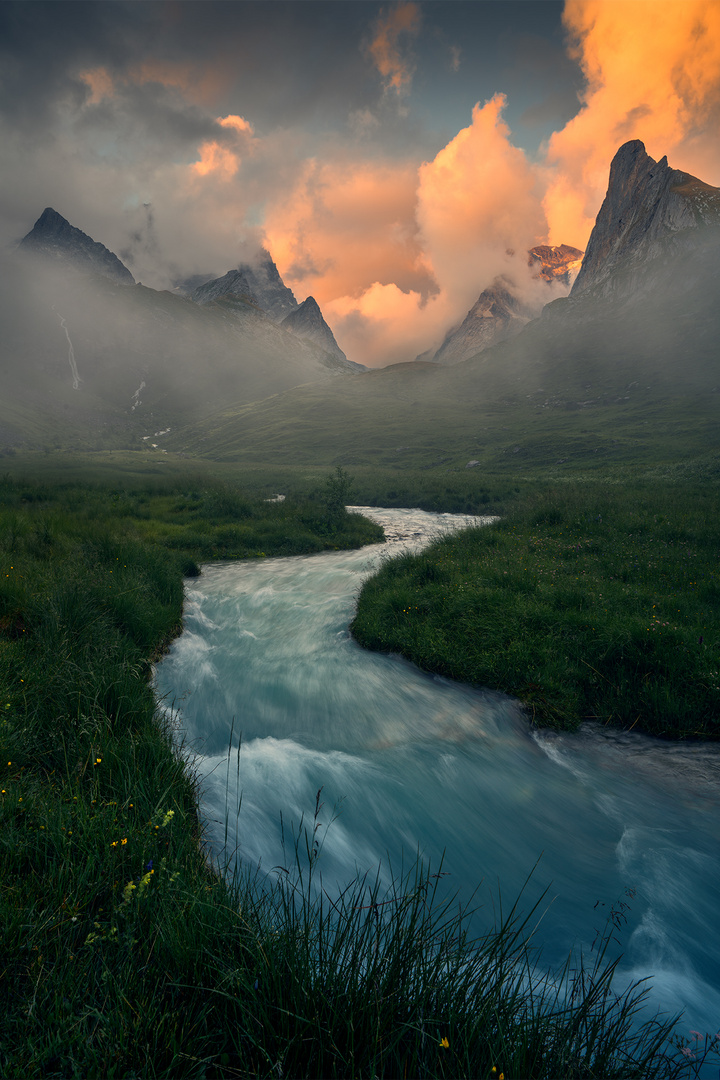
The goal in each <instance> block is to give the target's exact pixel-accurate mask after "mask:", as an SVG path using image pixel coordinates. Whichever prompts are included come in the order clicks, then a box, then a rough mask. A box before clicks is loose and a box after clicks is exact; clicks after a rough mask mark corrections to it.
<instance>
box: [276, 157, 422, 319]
mask: <svg viewBox="0 0 720 1080" xmlns="http://www.w3.org/2000/svg"><path fill="white" fill-rule="evenodd" d="M416 186H417V170H416V167H415V166H414V165H412V164H407V163H392V162H367V161H357V160H343V161H332V160H325V161H323V162H318V161H316V160H311V161H308V162H306V164H305V166H304V168H303V169H302V171H301V173H300V176H299V178H298V179H297V180H296V182H295V185H294V187H293V188H292V190H290V191H287V190H283V191H281V192H278V194H277V195H276V197H275V199H274V200H273V201H272V202H271V203H270V204H269V205H268V206H267V207H266V213H265V236H266V243H267V245H268V247H269V248H270V250H271V251H272V254H273V258H274V259H275V261H276V263H277V265H278V267H279V269H280V273H281V274H282V276H283V278H284V279H285V280H286V281H287V283H288V284H289V285H290V286H291V288H293V289H294V290H296V291H297V292H298V294H299V295H301V296H305V295H308V294H312V295H313V296H314V297H315V298H316V300H317V301H318V303H319V304H321V305H322V304H323V303H325V302H327V301H329V300H332V299H335V298H337V297H343V296H349V297H357V296H359V295H360V294H361V293H362V292H363V291H364V290H366V289H368V288H369V287H370V286H371V285H372V284H373V283H374V282H380V283H381V284H389V283H391V282H393V283H395V284H396V285H397V286H398V287H399V288H400V289H406V290H409V289H417V290H418V291H419V292H423V293H427V292H428V290H430V289H432V287H433V283H432V281H431V279H430V278H429V276H428V273H427V270H426V268H425V267H424V266H423V265H422V263H421V260H420V250H419V247H418V244H417V240H416V235H415V234H416V225H415V217H414V203H415V191H416Z"/></svg>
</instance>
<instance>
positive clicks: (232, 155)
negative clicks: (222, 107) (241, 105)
mask: <svg viewBox="0 0 720 1080" xmlns="http://www.w3.org/2000/svg"><path fill="white" fill-rule="evenodd" d="M216 123H217V124H219V125H220V127H224V128H230V130H231V131H235V132H237V133H238V134H240V135H244V136H252V135H253V126H252V124H251V123H250V122H249V121H248V120H245V119H244V118H243V117H242V116H234V115H233V114H232V113H231V114H230V115H229V116H218V118H217V120H216ZM198 153H199V154H200V160H199V161H196V162H194V163H193V165H191V169H192V172H193V173H194V174H195V176H209V175H210V174H213V175H214V176H216V177H217V178H218V179H220V180H226V181H227V180H232V178H233V176H235V175H236V173H237V172H238V170H239V168H240V164H241V157H240V154H239V153H238V152H237V150H234V149H232V148H231V147H229V146H225V145H223V144H221V143H219V142H217V141H216V140H215V139H210V140H208V141H207V142H204V143H203V144H202V146H201V147H200V149H199V151H198Z"/></svg>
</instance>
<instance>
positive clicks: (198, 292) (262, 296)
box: [190, 248, 298, 323]
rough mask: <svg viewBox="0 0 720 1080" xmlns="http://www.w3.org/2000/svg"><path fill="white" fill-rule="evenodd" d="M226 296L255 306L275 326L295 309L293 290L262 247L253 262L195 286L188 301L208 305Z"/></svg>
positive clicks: (296, 303) (295, 301)
mask: <svg viewBox="0 0 720 1080" xmlns="http://www.w3.org/2000/svg"><path fill="white" fill-rule="evenodd" d="M229 293H232V294H233V295H235V296H239V297H240V298H241V299H243V300H245V301H246V302H249V303H251V304H255V305H256V306H257V307H259V308H261V309H262V311H264V312H265V314H266V315H267V316H268V318H269V319H272V321H273V322H276V323H280V322H282V320H283V319H284V318H286V316H288V315H289V314H290V312H291V311H295V310H296V308H297V307H298V302H297V300H296V299H295V296H294V295H293V292H292V289H289V288H288V287H287V285H286V284H285V282H284V281H283V279H282V278H281V277H280V273H279V271H278V268H277V266H276V265H275V263H274V262H273V259H272V257H271V256H270V252H269V251H266V250H265V249H264V248H262V249H261V250H260V251H259V253H258V257H257V258H256V259H255V260H254V261H253V262H252V263H249V262H242V263H240V264H239V265H238V266H237V267H236V268H235V269H234V270H229V271H228V272H227V274H224V275H223V276H222V277H220V278H214V279H213V280H212V281H208V282H205V284H203V285H200V286H198V287H197V288H196V289H195V290H194V291H193V292H192V294H191V296H190V299H191V300H194V301H195V303H196V304H209V303H212V301H213V300H218V299H219V298H220V297H221V296H227V295H228V294H229Z"/></svg>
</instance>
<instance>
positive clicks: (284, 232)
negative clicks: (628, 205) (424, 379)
mask: <svg viewBox="0 0 720 1080" xmlns="http://www.w3.org/2000/svg"><path fill="white" fill-rule="evenodd" d="M719 18H720V16H719V15H718V8H717V4H716V3H714V0H664V2H663V3H662V4H659V5H658V4H647V3H640V2H637V3H635V2H632V3H626V4H618V3H616V2H613V0H568V2H566V3H560V2H558V3H554V2H543V3H531V2H527V3H526V2H517V3H513V4H507V3H505V2H500V0H499V2H497V3H495V2H484V3H475V2H469V0H468V2H462V0H457V2H452V3H447V2H445V0H442V2H440V0H438V2H423V3H415V2H411V0H400V2H398V3H394V4H391V5H387V4H381V3H375V2H367V0H362V2H360V0H358V2H355V0H348V2H344V3H342V4H337V3H334V2H331V0H328V2H306V0H294V2H287V3H286V2H283V0H279V2H277V3H273V4H257V3H250V2H248V3H243V2H237V3H233V4H225V3H215V2H213V0H207V2H202V3H200V2H193V0H189V2H186V3H182V4H175V3H154V2H150V3H145V2H142V0H141V2H138V3H132V4H130V3H125V2H115V0H109V2H106V3H103V4H88V5H85V4H75V3H65V2H63V0H60V2H49V3H42V2H40V3H33V4H32V5H28V4H25V3H22V2H18V3H14V2H12V0H11V2H8V3H4V4H3V5H2V7H1V8H0V43H1V44H0V135H1V136H2V140H3V147H4V150H5V153H4V154H3V164H2V184H1V185H0V190H1V191H2V196H1V197H0V233H1V239H2V241H3V242H4V244H5V245H6V246H7V245H9V246H12V245H13V244H14V243H16V242H17V241H18V240H19V239H20V238H21V237H23V236H24V235H26V234H27V232H28V230H29V229H30V228H31V227H32V224H33V222H34V221H35V220H36V219H37V217H38V214H39V213H40V212H41V211H42V209H43V207H53V208H54V209H55V210H56V211H57V212H58V213H59V214H60V215H61V216H63V217H64V218H65V219H66V220H67V221H69V222H71V223H72V224H73V225H74V226H75V227H77V228H79V229H80V230H82V231H83V232H84V233H86V234H87V235H88V236H91V237H92V238H93V240H94V241H95V242H97V243H100V244H102V245H104V246H105V247H106V248H107V249H108V250H110V251H112V252H114V253H115V254H116V256H117V257H118V258H119V259H120V260H121V262H122V263H123V264H124V265H125V267H126V268H127V269H128V271H129V272H130V273H131V274H132V276H133V277H134V278H135V280H136V281H138V282H142V284H143V285H144V286H149V287H152V288H155V289H165V288H168V289H173V288H175V287H176V286H177V283H178V282H188V281H191V280H193V281H194V282H196V285H195V287H197V285H201V284H203V283H206V282H208V281H212V280H218V279H220V278H222V277H223V276H224V275H226V274H227V273H228V272H229V271H231V270H233V269H237V268H238V267H239V266H240V265H242V264H248V263H250V262H252V260H253V258H255V256H256V255H257V253H258V251H260V250H265V251H267V252H268V254H269V257H270V258H271V259H272V260H273V263H274V265H275V266H276V267H277V270H278V273H279V275H280V277H281V278H282V281H283V283H284V285H285V286H286V287H287V288H288V289H289V290H291V291H292V293H293V295H294V297H295V299H296V301H297V303H298V304H302V303H303V302H304V301H305V300H306V299H307V298H308V297H309V296H312V297H313V299H314V300H315V301H316V303H317V304H318V306H319V308H320V310H321V312H322V316H323V318H324V320H325V322H326V323H327V324H328V326H329V327H330V328H331V329H332V332H333V334H334V337H335V340H336V344H337V347H338V349H339V350H340V351H341V352H342V353H344V354H345V355H346V356H347V357H348V359H349V360H351V361H354V362H356V363H360V364H363V365H369V366H378V365H380V366H381V365H385V364H390V363H396V362H402V361H409V360H412V359H413V358H414V357H415V356H417V355H418V354H421V353H426V352H427V351H428V350H433V351H437V350H438V349H439V348H440V347H441V345H442V343H443V341H444V339H445V337H446V335H447V333H448V331H449V330H450V329H451V328H453V327H457V326H459V325H460V323H461V322H462V321H463V319H464V318H465V316H466V314H467V313H468V311H469V310H470V308H471V307H472V305H473V304H474V303H475V302H476V300H477V299H478V297H479V296H480V295H481V293H482V292H483V291H484V290H485V289H488V288H491V287H492V286H493V283H494V282H495V281H496V279H498V278H503V277H504V278H509V279H511V280H512V281H513V282H514V283H515V289H516V293H517V297H516V298H517V299H518V301H519V302H520V304H521V306H522V305H523V304H526V303H529V304H530V306H531V307H532V306H533V304H534V303H535V288H536V284H537V282H536V281H535V280H534V276H533V272H532V268H528V267H527V266H526V265H525V253H526V252H528V251H529V250H538V249H540V248H547V249H556V250H557V249H560V248H561V247H562V246H563V245H566V246H568V247H572V248H575V249H576V250H578V251H584V250H585V248H586V246H587V241H588V237H589V235H590V231H591V228H592V226H593V223H594V221H595V217H596V214H597V212H598V210H599V208H600V205H601V204H602V201H603V198H604V195H605V191H606V186H607V167H608V162H609V161H610V160H611V159H612V157H613V155H614V153H615V152H616V150H617V148H618V146H620V145H622V144H623V143H624V142H627V141H631V140H633V139H641V140H642V141H643V142H644V144H645V146H646V149H647V153H648V154H649V155H650V156H651V157H652V158H653V159H654V160H656V161H657V160H660V159H661V158H662V156H663V155H665V154H667V156H668V160H669V161H670V162H671V163H672V164H673V165H674V167H682V168H683V169H685V170H687V171H688V173H689V174H690V175H692V176H698V177H702V178H703V181H704V182H705V183H707V184H709V185H711V186H717V184H718V183H720V145H719V144H718V140H717V138H716V132H717V129H718V120H719V119H720V116H719V115H718V110H719V108H720V105H719V104H718V103H719V102H720V94H718V80H719V75H718V72H720V24H719V21H718V20H719ZM509 252H514V253H515V254H509ZM563 275H564V271H563V273H561V274H560V275H558V276H559V277H560V278H562V277H563ZM554 287H555V288H556V291H557V292H558V293H559V292H560V291H561V288H562V287H563V283H562V282H561V281H555V282H554Z"/></svg>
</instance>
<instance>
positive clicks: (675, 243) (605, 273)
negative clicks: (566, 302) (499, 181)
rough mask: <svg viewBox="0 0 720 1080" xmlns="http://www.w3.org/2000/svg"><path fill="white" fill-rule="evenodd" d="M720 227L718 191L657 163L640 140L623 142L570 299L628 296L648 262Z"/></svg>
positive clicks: (637, 285)
mask: <svg viewBox="0 0 720 1080" xmlns="http://www.w3.org/2000/svg"><path fill="white" fill-rule="evenodd" d="M718 226H720V188H716V187H712V186H711V185H710V184H706V183H705V182H704V181H702V180H698V178H697V177H696V176H692V175H691V174H690V173H687V172H683V171H681V170H679V169H672V168H671V167H670V166H669V165H668V160H667V157H663V158H661V159H660V161H655V160H654V159H653V158H651V157H650V155H649V154H648V153H647V152H646V150H645V145H644V143H642V142H641V141H640V140H639V139H633V140H632V141H630V142H627V143H624V144H623V145H622V146H621V147H620V149H619V150H618V152H617V153H616V155H615V157H614V158H613V160H612V163H611V165H610V177H609V181H608V190H607V194H606V195H605V199H604V201H603V204H602V206H601V207H600V211H599V213H598V215H597V219H596V221H595V226H594V228H593V230H592V233H591V234H590V239H589V241H588V246H587V251H586V252H585V256H584V258H583V262H582V266H581V267H580V271H579V273H578V275H577V277H576V279H575V282H574V284H573V287H572V290H571V292H570V296H571V298H572V299H577V298H578V297H579V296H582V295H585V294H590V293H592V294H593V295H595V296H598V297H600V296H609V295H612V294H616V293H620V292H625V293H628V292H630V293H632V292H634V291H636V290H637V289H638V288H642V287H643V286H644V284H645V283H647V281H648V280H649V275H650V274H651V264H652V263H653V262H655V261H656V260H658V259H663V258H667V257H668V256H672V255H674V254H679V253H680V252H682V251H687V250H691V249H692V248H693V247H695V246H696V245H697V244H698V241H699V239H700V237H699V232H702V231H703V230H704V229H707V228H713V227H718Z"/></svg>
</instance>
